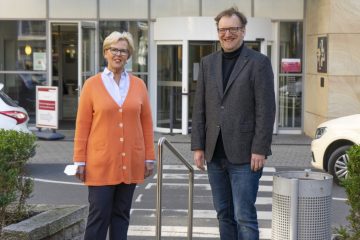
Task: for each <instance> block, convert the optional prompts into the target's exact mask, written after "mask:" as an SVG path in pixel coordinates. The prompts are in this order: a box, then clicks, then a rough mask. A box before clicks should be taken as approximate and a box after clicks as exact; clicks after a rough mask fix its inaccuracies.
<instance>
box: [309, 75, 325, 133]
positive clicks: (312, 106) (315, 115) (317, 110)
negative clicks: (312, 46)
mask: <svg viewBox="0 0 360 240" xmlns="http://www.w3.org/2000/svg"><path fill="white" fill-rule="evenodd" d="M320 77H323V78H324V87H320ZM328 89H329V82H328V78H327V76H326V75H320V74H306V83H305V89H304V94H305V96H304V97H305V105H304V132H305V134H306V135H308V136H310V137H314V133H315V130H316V128H317V126H318V125H319V124H320V123H322V122H325V121H326V120H328V91H329V90H328Z"/></svg>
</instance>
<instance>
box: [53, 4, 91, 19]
mask: <svg viewBox="0 0 360 240" xmlns="http://www.w3.org/2000/svg"><path fill="white" fill-rule="evenodd" d="M96 14H97V11H96V0H76V1H74V0H61V1H59V0H49V17H50V18H60V19H66V18H69V19H95V18H96Z"/></svg>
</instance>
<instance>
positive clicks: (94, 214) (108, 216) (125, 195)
mask: <svg viewBox="0 0 360 240" xmlns="http://www.w3.org/2000/svg"><path fill="white" fill-rule="evenodd" d="M135 187H136V184H123V183H121V184H118V185H113V186H89V188H88V190H89V197H88V198H89V204H90V205H89V215H88V220H87V225H86V230H85V237H84V240H105V239H106V235H107V231H108V228H109V236H110V239H111V240H126V239H127V231H128V228H129V222H130V209H131V203H132V198H133V195H134V191H135Z"/></svg>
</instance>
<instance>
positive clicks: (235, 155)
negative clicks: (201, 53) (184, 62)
mask: <svg viewBox="0 0 360 240" xmlns="http://www.w3.org/2000/svg"><path fill="white" fill-rule="evenodd" d="M274 120H275V94H274V75H273V72H272V68H271V63H270V61H269V59H268V58H267V57H266V56H265V55H263V54H261V53H259V52H256V51H254V50H251V49H249V48H247V47H246V46H244V48H243V49H242V51H241V54H240V56H239V58H238V60H237V62H236V64H235V66H234V70H233V72H232V73H231V75H230V78H229V81H228V84H227V86H226V89H225V91H223V81H222V52H221V51H218V52H215V53H213V54H210V55H208V56H206V57H204V58H202V60H201V62H200V70H199V77H198V81H197V88H196V95H195V102H194V109H193V119H192V132H191V150H193V151H194V150H205V159H206V161H211V159H212V157H213V153H214V149H215V145H216V141H217V139H218V135H219V132H220V129H221V134H222V139H223V144H224V150H225V153H226V156H227V158H228V159H229V161H230V162H232V163H237V164H242V163H249V162H250V160H251V154H252V153H257V154H262V155H265V156H268V155H271V149H270V146H271V139H272V132H273V125H274Z"/></svg>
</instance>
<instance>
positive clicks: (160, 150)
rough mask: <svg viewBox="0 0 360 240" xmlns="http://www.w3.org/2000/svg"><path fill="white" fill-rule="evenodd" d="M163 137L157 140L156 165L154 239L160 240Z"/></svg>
mask: <svg viewBox="0 0 360 240" xmlns="http://www.w3.org/2000/svg"><path fill="white" fill-rule="evenodd" d="M165 140H166V139H165V138H160V139H159V141H158V165H157V180H156V186H157V187H156V240H161V209H162V205H161V204H162V201H161V200H162V170H163V164H162V158H163V147H162V145H163V142H164V141H165Z"/></svg>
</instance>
